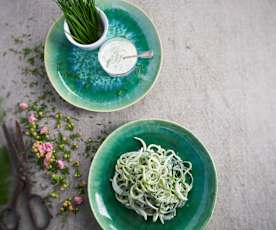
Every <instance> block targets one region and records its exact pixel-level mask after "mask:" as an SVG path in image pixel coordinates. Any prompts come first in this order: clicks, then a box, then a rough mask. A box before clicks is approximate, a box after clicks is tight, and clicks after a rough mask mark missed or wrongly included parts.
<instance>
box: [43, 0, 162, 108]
mask: <svg viewBox="0 0 276 230" xmlns="http://www.w3.org/2000/svg"><path fill="white" fill-rule="evenodd" d="M121 1H122V2H125V3H127V4H129V5H132V6H134V7H135V8H137V9H138V10H140V12H141V13H143V14H144V15H145V17H147V18H148V20H149V21H150V23H151V24H152V26H153V28H154V30H155V32H156V34H157V38H158V40H159V44H160V65H159V68H158V72H157V74H156V77H155V80H154V81H153V83H152V85H151V86H150V88H149V89H148V90H147V91H146V92H145V93H144V94H143V95H142V96H140V97H138V98H137V99H136V100H134V101H133V102H131V103H129V104H127V105H124V106H121V107H118V108H115V109H91V108H89V107H86V106H85V105H77V103H75V102H72V101H70V100H68V99H67V98H65V96H64V95H61V93H60V92H59V91H58V90H57V87H56V86H55V85H54V84H53V80H52V78H51V75H50V73H49V69H48V66H47V65H46V60H47V59H48V55H47V52H44V63H45V69H46V73H47V76H48V78H49V80H50V82H51V85H52V86H53V87H54V89H55V90H56V92H57V93H58V94H59V95H60V96H61V98H62V99H63V100H65V101H66V102H67V103H69V104H71V105H73V106H75V107H78V108H81V109H84V110H87V111H93V112H102V113H109V112H115V111H119V110H123V109H125V108H128V107H130V106H132V105H134V104H136V103H137V102H139V101H140V100H142V99H143V98H144V97H145V96H146V95H147V94H148V93H149V92H150V91H151V90H152V88H153V87H154V85H155V83H156V82H157V80H158V78H159V74H160V72H161V69H162V66H163V55H162V54H163V45H162V41H161V39H160V35H159V32H158V30H157V27H156V25H155V24H154V22H153V20H152V19H151V17H149V16H148V15H147V13H146V12H145V11H144V10H143V9H142V8H140V7H139V6H137V5H136V4H134V3H130V2H128V1H126V0H121ZM62 17H63V16H60V17H59V18H58V19H57V21H59V20H60V19H61V18H62ZM57 21H56V22H54V23H53V24H52V26H51V27H50V29H49V31H48V33H47V36H46V42H45V47H44V51H46V50H47V47H48V44H47V41H48V38H49V36H50V33H51V31H52V29H53V27H54V26H55V24H56V23H57Z"/></svg>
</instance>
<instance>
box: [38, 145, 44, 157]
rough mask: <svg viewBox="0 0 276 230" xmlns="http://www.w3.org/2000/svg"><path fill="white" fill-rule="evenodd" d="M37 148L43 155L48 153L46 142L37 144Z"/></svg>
mask: <svg viewBox="0 0 276 230" xmlns="http://www.w3.org/2000/svg"><path fill="white" fill-rule="evenodd" d="M37 149H38V152H39V153H41V154H42V155H44V154H45V153H46V152H45V148H44V144H39V145H37Z"/></svg>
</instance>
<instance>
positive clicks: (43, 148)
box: [37, 142, 54, 155]
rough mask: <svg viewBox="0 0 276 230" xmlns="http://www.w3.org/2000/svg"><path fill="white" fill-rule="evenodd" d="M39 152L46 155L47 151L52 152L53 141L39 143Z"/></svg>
mask: <svg viewBox="0 0 276 230" xmlns="http://www.w3.org/2000/svg"><path fill="white" fill-rule="evenodd" d="M37 149H38V152H39V153H40V154H42V155H45V154H46V153H52V151H53V149H54V147H53V145H52V144H51V143H49V142H46V143H41V144H38V145H37Z"/></svg>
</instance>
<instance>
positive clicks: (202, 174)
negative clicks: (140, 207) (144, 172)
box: [88, 120, 217, 230]
mask: <svg viewBox="0 0 276 230" xmlns="http://www.w3.org/2000/svg"><path fill="white" fill-rule="evenodd" d="M133 137H140V138H143V139H144V140H145V141H146V143H147V144H150V143H154V144H160V145H161V146H162V147H165V148H171V149H173V150H175V151H176V152H177V154H178V155H179V156H180V157H181V158H182V159H183V160H188V161H191V163H192V165H193V168H192V174H193V177H194V184H193V189H192V190H191V192H190V193H189V195H188V202H187V203H186V205H185V206H184V207H183V208H179V209H177V214H176V217H175V218H174V219H172V220H170V221H167V222H165V224H164V225H162V224H161V223H160V222H156V223H153V222H152V221H150V220H148V221H144V219H143V218H142V217H141V216H138V215H137V214H136V213H135V212H134V211H132V210H129V209H127V208H125V207H124V206H123V205H121V204H120V203H119V202H118V201H117V200H116V198H115V196H114V192H113V189H112V186H111V182H110V178H112V176H113V174H114V167H115V164H116V161H117V159H118V158H119V156H120V155H121V154H123V153H125V152H129V151H133V150H137V149H139V148H140V147H141V146H140V144H139V143H138V142H137V141H136V140H134V139H133ZM216 191H217V182H216V171H215V167H214V163H213V161H212V159H211V157H210V155H209V154H208V152H207V150H206V149H205V148H204V147H203V145H202V144H201V143H200V142H199V140H198V139H197V138H196V137H195V136H193V135H192V133H191V132H189V131H188V130H186V129H184V128H183V127H181V126H179V125H178V124H175V123H172V122H169V121H162V120H139V121H134V122H130V123H127V124H126V125H123V126H122V127H120V128H118V129H117V130H115V131H114V132H113V133H112V134H111V135H110V136H109V137H108V138H107V139H106V140H105V141H104V142H103V144H102V145H101V147H100V148H99V150H98V151H97V153H96V156H95V158H94V160H93V162H92V165H91V168H90V173H89V178H88V195H89V201H90V206H91V208H92V211H93V213H94V216H95V217H96V219H97V221H98V223H99V224H100V226H101V227H102V228H103V229H105V230H109V229H112V230H115V229H118V230H134V229H135V230H159V229H162V230H164V229H167V230H182V229H185V230H190V229H202V228H204V226H205V225H206V224H207V222H208V220H209V218H210V216H211V215H212V212H213V208H214V204H215V198H216Z"/></svg>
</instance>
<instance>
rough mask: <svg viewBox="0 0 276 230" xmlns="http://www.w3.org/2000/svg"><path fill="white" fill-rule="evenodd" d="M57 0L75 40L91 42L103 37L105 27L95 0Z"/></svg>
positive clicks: (82, 42) (85, 42) (83, 42)
mask: <svg viewBox="0 0 276 230" xmlns="http://www.w3.org/2000/svg"><path fill="white" fill-rule="evenodd" d="M56 1H57V4H58V6H59V8H60V9H61V10H62V11H63V14H64V17H65V20H66V22H67V24H68V26H69V30H70V33H71V35H72V37H73V39H74V40H76V41H77V42H79V43H81V44H91V43H93V42H95V41H97V40H98V39H99V38H100V37H101V35H102V33H103V30H104V28H103V24H102V21H101V18H100V15H99V12H98V10H97V8H96V4H95V0H56Z"/></svg>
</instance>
